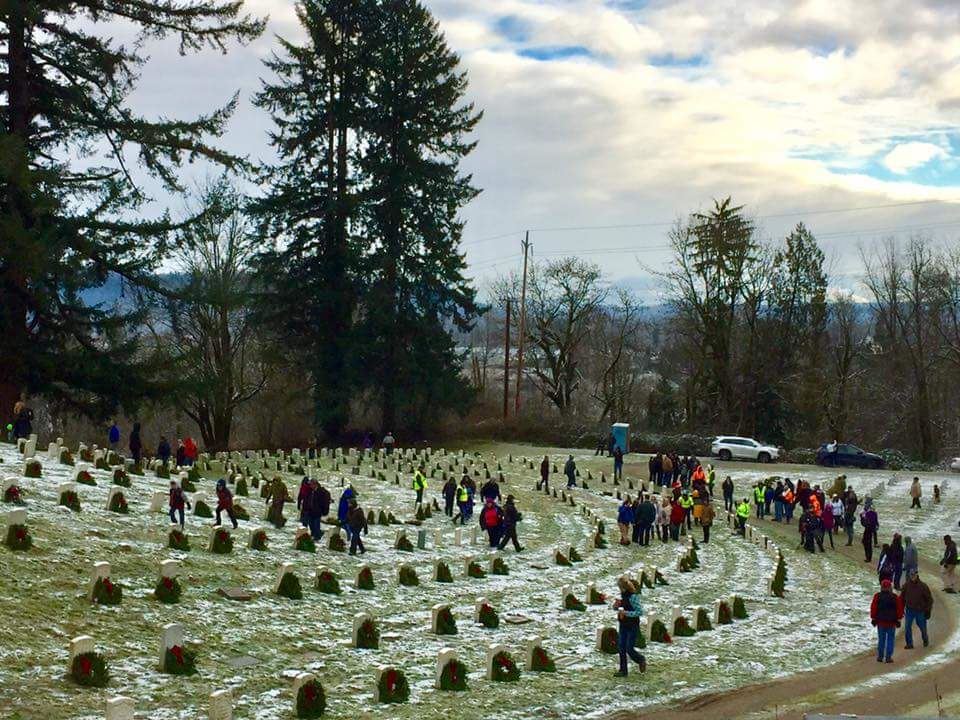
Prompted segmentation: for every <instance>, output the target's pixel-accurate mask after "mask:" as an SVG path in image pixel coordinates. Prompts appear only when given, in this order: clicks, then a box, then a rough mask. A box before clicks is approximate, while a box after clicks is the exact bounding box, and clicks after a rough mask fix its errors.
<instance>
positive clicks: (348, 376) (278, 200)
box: [251, 0, 372, 438]
mask: <svg viewBox="0 0 960 720" xmlns="http://www.w3.org/2000/svg"><path fill="white" fill-rule="evenodd" d="M371 10H372V3H370V2H366V1H364V0H305V1H304V2H301V3H299V4H298V6H297V16H298V17H299V19H300V24H301V25H302V26H303V28H304V30H305V31H306V35H307V38H306V41H305V42H304V44H303V45H295V44H294V43H292V42H289V41H287V40H283V39H281V40H280V45H281V47H282V49H283V53H282V54H281V55H277V54H275V55H274V56H273V57H272V58H271V59H269V60H268V61H267V62H266V65H267V67H268V68H269V69H270V70H272V71H273V73H274V74H275V75H276V79H275V80H274V81H273V82H271V83H265V84H264V86H263V88H262V90H261V92H260V93H259V94H258V95H257V97H256V100H255V101H256V103H257V105H258V106H260V107H261V108H264V109H266V110H267V111H268V112H269V113H270V114H271V116H272V118H273V121H274V129H273V131H272V132H271V134H270V140H271V143H272V145H273V147H274V149H275V150H276V153H277V156H278V158H279V162H278V163H277V164H276V165H275V166H270V167H266V168H264V169H263V181H264V185H266V186H267V188H268V190H267V193H266V194H265V195H264V196H263V197H261V198H259V199H257V200H255V201H254V202H253V203H252V205H251V210H252V212H253V213H254V214H255V215H256V216H257V217H259V218H260V220H261V222H262V226H263V230H264V234H265V235H266V236H268V237H273V238H276V240H277V246H276V247H275V248H274V249H272V250H268V251H267V252H265V253H263V254H262V255H261V258H260V264H259V270H260V274H261V276H262V278H263V283H262V284H263V286H264V287H265V288H267V292H266V294H265V296H264V298H263V301H262V303H261V312H262V317H263V319H264V321H266V322H268V323H269V324H270V325H271V327H273V328H274V329H275V330H276V331H277V332H278V335H279V337H278V340H279V341H280V342H282V343H284V344H285V345H287V346H288V347H289V348H290V351H291V353H294V354H295V355H298V356H299V357H298V360H299V362H300V363H301V364H302V365H303V366H304V367H305V368H306V369H307V370H308V372H309V373H310V376H311V379H312V382H313V387H314V408H315V419H316V423H317V427H319V428H320V429H321V430H322V431H323V432H324V433H325V434H326V435H327V436H328V437H330V438H336V437H337V436H338V435H339V434H340V432H341V431H342V430H343V429H344V427H345V426H346V424H347V421H348V420H349V410H350V398H351V388H352V387H353V382H352V377H353V373H352V372H351V367H352V363H351V359H352V355H351V350H352V347H353V345H352V337H353V335H352V317H353V313H354V310H355V308H356V303H357V289H356V283H355V278H356V271H357V257H358V249H357V243H358V242H359V239H358V238H357V237H356V236H353V235H351V227H352V223H353V221H354V220H355V218H356V213H357V198H356V195H357V180H356V176H355V170H354V168H353V162H352V161H353V159H354V158H355V156H356V148H355V146H353V145H352V144H351V143H353V141H354V139H355V138H356V136H357V133H358V128H359V125H360V123H361V119H362V116H361V114H362V111H363V107H364V99H363V95H364V90H365V87H364V86H365V83H366V66H365V58H364V53H365V49H364V41H365V38H366V35H367V32H366V26H367V24H368V23H369V21H370V17H371Z"/></svg>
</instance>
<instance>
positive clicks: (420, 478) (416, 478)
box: [413, 465, 427, 505]
mask: <svg viewBox="0 0 960 720" xmlns="http://www.w3.org/2000/svg"><path fill="white" fill-rule="evenodd" d="M413 489H414V490H416V491H417V502H416V503H415V504H416V505H419V504H420V503H422V502H423V491H424V490H426V489H427V477H426V475H424V474H423V466H422V465H421V466H420V468H419V469H418V470H417V472H415V473H414V474H413Z"/></svg>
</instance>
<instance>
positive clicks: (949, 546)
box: [940, 535, 957, 595]
mask: <svg viewBox="0 0 960 720" xmlns="http://www.w3.org/2000/svg"><path fill="white" fill-rule="evenodd" d="M940 567H941V568H942V569H941V571H940V577H941V578H942V579H943V591H944V592H945V593H950V594H951V595H952V594H954V593H956V592H957V576H956V570H957V544H956V543H955V542H954V541H953V538H952V537H950V536H949V535H944V536H943V558H942V559H941V560H940Z"/></svg>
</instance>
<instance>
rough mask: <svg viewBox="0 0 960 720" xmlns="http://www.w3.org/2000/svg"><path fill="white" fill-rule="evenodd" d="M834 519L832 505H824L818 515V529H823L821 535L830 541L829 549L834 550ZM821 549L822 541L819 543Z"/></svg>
mask: <svg viewBox="0 0 960 720" xmlns="http://www.w3.org/2000/svg"><path fill="white" fill-rule="evenodd" d="M834 524H835V523H834V518H833V504H832V503H826V504H824V506H823V510H822V511H821V513H820V527H821V528H822V529H823V534H824V535H826V536H827V538H829V540H830V549H831V550H834V549H835V548H834V545H833V527H834ZM820 545H821V547H822V546H823V540H822V538H821V541H820Z"/></svg>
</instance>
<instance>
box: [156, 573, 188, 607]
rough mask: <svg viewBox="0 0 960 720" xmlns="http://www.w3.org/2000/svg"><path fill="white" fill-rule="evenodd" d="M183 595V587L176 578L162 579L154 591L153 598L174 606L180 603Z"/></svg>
mask: <svg viewBox="0 0 960 720" xmlns="http://www.w3.org/2000/svg"><path fill="white" fill-rule="evenodd" d="M182 594H183V587H182V586H181V585H180V581H179V580H177V579H176V578H171V577H162V578H160V581H159V582H158V583H157V586H156V587H155V588H154V589H153V596H154V597H155V598H156V599H157V600H159V601H160V602H162V603H164V604H166V605H172V604H174V603H178V602H180V596H181V595H182Z"/></svg>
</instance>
